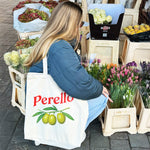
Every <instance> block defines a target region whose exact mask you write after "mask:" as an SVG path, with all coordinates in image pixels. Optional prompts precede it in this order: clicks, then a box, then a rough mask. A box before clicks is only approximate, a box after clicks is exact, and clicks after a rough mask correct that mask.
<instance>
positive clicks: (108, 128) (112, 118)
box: [99, 105, 137, 136]
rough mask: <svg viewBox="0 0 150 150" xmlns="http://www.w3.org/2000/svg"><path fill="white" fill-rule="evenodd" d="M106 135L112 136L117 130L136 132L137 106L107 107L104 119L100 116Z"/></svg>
mask: <svg viewBox="0 0 150 150" xmlns="http://www.w3.org/2000/svg"><path fill="white" fill-rule="evenodd" d="M99 119H100V121H101V124H102V131H103V135H104V136H111V135H112V134H114V133H116V132H125V131H127V132H129V133H130V134H136V133H137V129H136V107H135V106H133V107H131V108H113V109H112V108H109V106H108V105H107V107H106V108H105V113H104V120H103V119H102V116H100V118H99Z"/></svg>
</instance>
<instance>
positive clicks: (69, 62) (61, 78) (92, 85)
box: [48, 40, 103, 100]
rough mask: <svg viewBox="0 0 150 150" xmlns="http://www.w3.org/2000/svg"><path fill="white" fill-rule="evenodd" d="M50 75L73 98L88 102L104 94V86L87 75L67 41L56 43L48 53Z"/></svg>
mask: <svg viewBox="0 0 150 150" xmlns="http://www.w3.org/2000/svg"><path fill="white" fill-rule="evenodd" d="M48 66H49V69H48V70H49V74H50V75H51V76H52V77H53V79H54V81H55V82H56V83H57V84H58V86H59V87H60V88H61V89H62V90H64V91H65V92H66V93H67V94H69V95H70V96H72V97H75V98H78V99H83V100H88V99H92V98H96V97H98V96H100V95H101V94H102V89H103V85H102V84H101V83H100V82H99V81H98V80H96V79H94V78H93V77H92V76H91V75H89V74H88V73H87V71H86V70H85V69H84V67H83V66H82V65H81V63H80V61H79V58H78V56H77V54H76V53H75V51H74V49H73V48H72V47H71V45H70V44H69V43H68V42H66V41H63V40H61V41H58V42H55V43H54V44H53V45H52V46H51V48H50V50H49V52H48Z"/></svg>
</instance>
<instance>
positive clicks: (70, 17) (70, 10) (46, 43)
mask: <svg viewBox="0 0 150 150" xmlns="http://www.w3.org/2000/svg"><path fill="white" fill-rule="evenodd" d="M81 17H82V9H81V8H80V6H78V5H77V4H75V3H73V2H70V1H65V2H61V3H59V4H58V5H57V6H56V7H55V9H54V10H53V12H52V14H51V17H50V18H49V21H48V23H47V26H46V27H45V29H44V32H43V34H42V36H41V37H40V39H39V40H38V42H37V43H36V44H35V46H34V48H33V50H32V52H31V54H30V56H29V59H28V60H27V61H26V63H25V64H24V65H25V66H28V67H30V66H32V65H33V64H34V63H36V62H38V61H41V60H42V59H43V58H44V57H45V56H46V54H47V53H48V50H49V48H50V46H51V45H52V43H53V42H54V41H56V40H61V39H62V40H66V41H68V42H69V41H71V40H73V39H76V40H77V42H76V47H77V46H78V43H79V30H78V28H79V26H80V21H81ZM76 47H75V48H76Z"/></svg>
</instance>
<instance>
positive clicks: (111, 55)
mask: <svg viewBox="0 0 150 150" xmlns="http://www.w3.org/2000/svg"><path fill="white" fill-rule="evenodd" d="M91 54H95V58H97V59H101V63H102V64H105V63H107V64H109V63H114V64H118V56H119V40H91V39H89V40H88V58H89V59H90V57H91Z"/></svg>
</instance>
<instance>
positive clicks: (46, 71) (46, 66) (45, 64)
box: [43, 56, 48, 75]
mask: <svg viewBox="0 0 150 150" xmlns="http://www.w3.org/2000/svg"><path fill="white" fill-rule="evenodd" d="M43 74H45V75H47V74H48V65H47V56H46V57H44V59H43Z"/></svg>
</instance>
